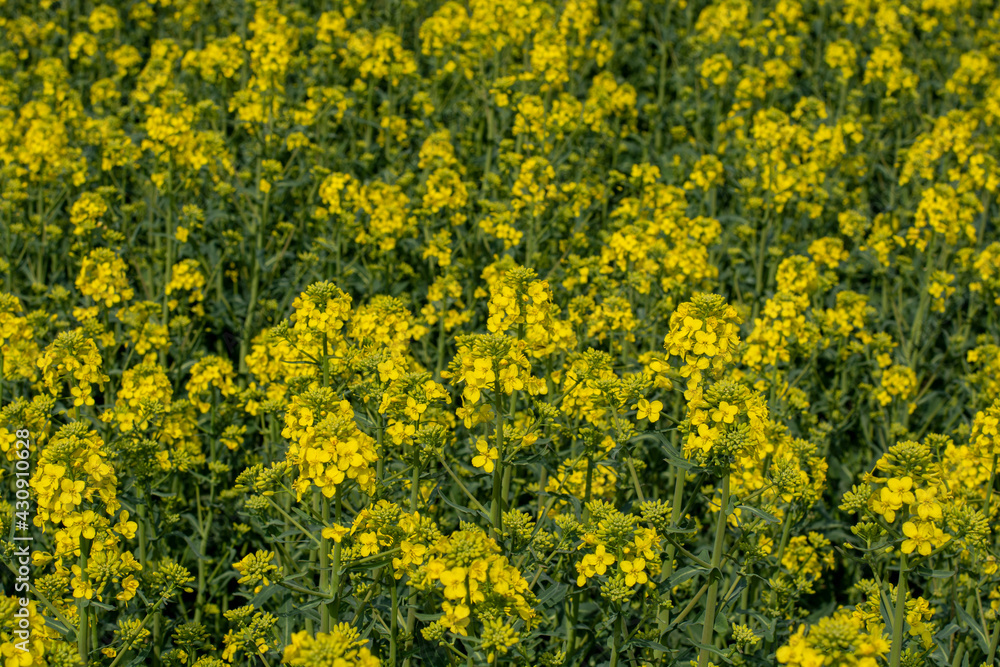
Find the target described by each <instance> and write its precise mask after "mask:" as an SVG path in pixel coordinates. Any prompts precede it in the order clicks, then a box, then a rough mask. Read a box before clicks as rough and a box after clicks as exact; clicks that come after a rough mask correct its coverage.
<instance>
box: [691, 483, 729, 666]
mask: <svg viewBox="0 0 1000 667" xmlns="http://www.w3.org/2000/svg"><path fill="white" fill-rule="evenodd" d="M727 505H729V471H728V470H727V471H726V474H725V475H724V476H723V478H722V504H721V505H720V508H719V518H718V520H717V522H716V524H715V544H714V546H713V547H712V571H713V572H714V571H715V570H716V569H718V567H719V565H720V563H722V546H723V543H724V542H725V539H726V522H727V520H728V518H729V517H727V516H726V506H727ZM718 593H719V580H718V579H716V580H715V581H713V582H712V583H711V584H709V586H708V599H707V600H706V601H705V620H704V624H703V626H702V630H701V644H702V647H703V648H702V649H701V652H700V653H699V654H698V667H708V648H707V647H708V646H711V645H712V634H713V632H714V630H715V605H716V597H717V596H718Z"/></svg>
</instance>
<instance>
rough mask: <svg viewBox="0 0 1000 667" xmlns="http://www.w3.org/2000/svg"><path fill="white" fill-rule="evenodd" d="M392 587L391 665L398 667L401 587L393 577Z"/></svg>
mask: <svg viewBox="0 0 1000 667" xmlns="http://www.w3.org/2000/svg"><path fill="white" fill-rule="evenodd" d="M389 579H390V583H389V585H390V586H391V589H390V592H391V593H392V619H391V620H390V630H389V665H390V667H396V644H397V642H398V641H399V620H398V618H399V587H398V586H396V580H395V579H394V578H393V577H391V576H390V577H389Z"/></svg>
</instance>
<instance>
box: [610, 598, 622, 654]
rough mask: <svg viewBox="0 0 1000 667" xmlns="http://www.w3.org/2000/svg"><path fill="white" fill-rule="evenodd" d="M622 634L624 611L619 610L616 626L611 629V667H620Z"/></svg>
mask: <svg viewBox="0 0 1000 667" xmlns="http://www.w3.org/2000/svg"><path fill="white" fill-rule="evenodd" d="M621 634H622V611H621V610H620V609H619V610H618V617H617V618H616V619H615V627H614V629H613V630H612V631H611V667H618V637H619V636H621Z"/></svg>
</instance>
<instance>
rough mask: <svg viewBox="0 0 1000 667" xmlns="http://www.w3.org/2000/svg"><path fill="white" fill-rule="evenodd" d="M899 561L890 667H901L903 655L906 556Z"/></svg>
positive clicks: (903, 555)
mask: <svg viewBox="0 0 1000 667" xmlns="http://www.w3.org/2000/svg"><path fill="white" fill-rule="evenodd" d="M901 556H902V557H901V559H900V561H899V583H898V584H897V586H896V613H895V616H894V617H893V621H892V647H891V650H890V652H889V667H899V661H900V657H901V656H902V654H903V620H904V618H905V617H906V554H901Z"/></svg>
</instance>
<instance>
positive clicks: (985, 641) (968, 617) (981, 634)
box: [955, 605, 990, 653]
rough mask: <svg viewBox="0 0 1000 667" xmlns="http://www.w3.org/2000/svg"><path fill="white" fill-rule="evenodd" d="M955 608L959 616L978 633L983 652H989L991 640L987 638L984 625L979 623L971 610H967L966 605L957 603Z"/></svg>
mask: <svg viewBox="0 0 1000 667" xmlns="http://www.w3.org/2000/svg"><path fill="white" fill-rule="evenodd" d="M955 609H956V610H958V617H959V618H961V619H962V622H963V623H965V624H966V625H967V626H969V629H970V630H972V631H973V632H974V633H975V634H976V639H977V640H979V648H980V649H982V651H983V653H987V652H989V650H990V642H989V640H988V639H986V633H985V632H983V627H982V626H981V625H979V623H978V622H977V621H976V619H974V618H973V617H972V615H971V614H969V612H967V611H965V608H964V607H961V606H958V605H955Z"/></svg>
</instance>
